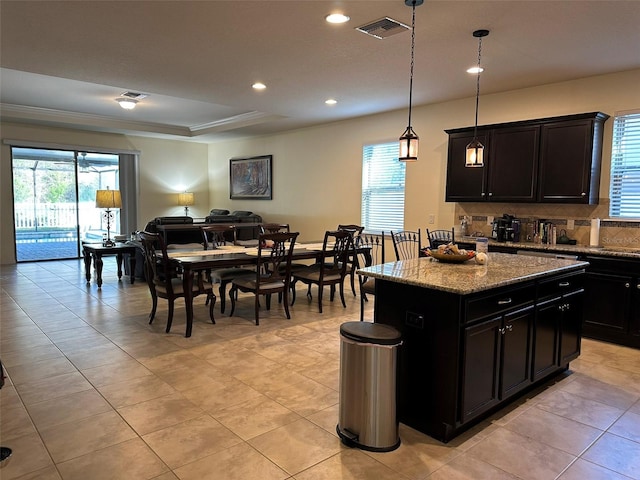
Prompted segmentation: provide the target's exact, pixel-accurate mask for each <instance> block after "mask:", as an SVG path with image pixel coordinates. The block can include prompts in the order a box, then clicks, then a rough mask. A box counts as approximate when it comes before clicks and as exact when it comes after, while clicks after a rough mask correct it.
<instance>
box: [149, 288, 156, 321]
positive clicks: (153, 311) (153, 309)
mask: <svg viewBox="0 0 640 480" xmlns="http://www.w3.org/2000/svg"><path fill="white" fill-rule="evenodd" d="M157 308H158V297H157V296H156V295H153V296H152V297H151V313H150V314H149V325H151V324H152V323H153V319H154V318H155V317H156V310H157Z"/></svg>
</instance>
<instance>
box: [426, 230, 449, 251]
mask: <svg viewBox="0 0 640 480" xmlns="http://www.w3.org/2000/svg"><path fill="white" fill-rule="evenodd" d="M426 230H427V238H428V239H429V247H430V248H438V247H439V246H440V245H448V244H449V243H454V238H455V230H454V228H453V227H451V230H431V231H430V230H429V229H428V228H427V229H426Z"/></svg>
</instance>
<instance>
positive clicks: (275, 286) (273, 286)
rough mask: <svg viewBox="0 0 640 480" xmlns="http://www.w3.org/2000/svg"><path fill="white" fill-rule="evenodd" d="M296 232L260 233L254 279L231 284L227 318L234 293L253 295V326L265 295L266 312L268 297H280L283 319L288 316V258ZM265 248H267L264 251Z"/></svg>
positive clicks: (290, 255) (235, 280)
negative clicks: (275, 294)
mask: <svg viewBox="0 0 640 480" xmlns="http://www.w3.org/2000/svg"><path fill="white" fill-rule="evenodd" d="M298 235H299V233H298V232H278V233H264V234H261V235H260V236H259V237H258V240H259V241H258V261H257V265H256V272H255V275H245V276H242V277H238V278H236V279H234V280H233V282H232V287H231V294H230V297H231V315H233V313H234V311H235V308H236V307H235V306H236V297H237V290H240V291H241V292H249V293H253V294H254V295H255V304H254V309H255V322H256V325H259V324H260V302H259V300H258V299H259V297H260V295H266V296H267V299H266V305H267V309H269V308H271V295H272V294H274V293H277V294H281V295H282V304H283V306H284V310H285V313H286V316H287V318H291V315H290V313H289V289H290V287H291V257H292V255H293V248H294V245H295V243H296V238H298ZM265 245H269V246H268V247H267V246H265Z"/></svg>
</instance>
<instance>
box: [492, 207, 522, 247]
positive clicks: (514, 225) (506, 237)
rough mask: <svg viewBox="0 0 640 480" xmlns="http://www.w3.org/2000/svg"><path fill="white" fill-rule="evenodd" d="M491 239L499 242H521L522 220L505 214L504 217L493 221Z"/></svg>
mask: <svg viewBox="0 0 640 480" xmlns="http://www.w3.org/2000/svg"><path fill="white" fill-rule="evenodd" d="M492 225H493V229H492V231H491V237H492V238H493V239H494V240H496V241H497V242H519V241H520V227H521V223H520V220H518V219H517V218H514V217H513V215H508V214H506V213H504V214H503V215H502V217H500V218H496V219H495V220H494V221H493V224H492Z"/></svg>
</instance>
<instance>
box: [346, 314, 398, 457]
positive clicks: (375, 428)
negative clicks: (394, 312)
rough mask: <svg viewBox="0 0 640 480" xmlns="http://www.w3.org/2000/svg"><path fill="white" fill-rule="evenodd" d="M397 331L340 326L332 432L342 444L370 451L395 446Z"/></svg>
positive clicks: (384, 327)
mask: <svg viewBox="0 0 640 480" xmlns="http://www.w3.org/2000/svg"><path fill="white" fill-rule="evenodd" d="M401 343H402V341H401V335H400V332H398V331H397V330H396V329H395V328H393V327H391V326H389V325H382V324H380V323H369V322H346V323H343V324H342V325H341V326H340V405H339V407H340V412H339V418H338V425H337V426H336V431H337V432H338V435H339V436H340V438H341V439H342V442H343V443H344V444H345V445H348V446H350V447H358V448H362V449H364V450H369V451H374V452H388V451H391V450H395V449H396V448H398V447H399V446H400V437H399V435H398V420H397V416H396V364H397V353H398V352H397V350H398V347H399V346H400V345H401Z"/></svg>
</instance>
